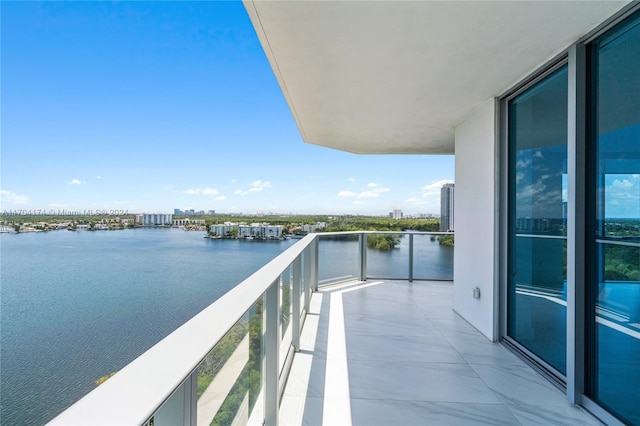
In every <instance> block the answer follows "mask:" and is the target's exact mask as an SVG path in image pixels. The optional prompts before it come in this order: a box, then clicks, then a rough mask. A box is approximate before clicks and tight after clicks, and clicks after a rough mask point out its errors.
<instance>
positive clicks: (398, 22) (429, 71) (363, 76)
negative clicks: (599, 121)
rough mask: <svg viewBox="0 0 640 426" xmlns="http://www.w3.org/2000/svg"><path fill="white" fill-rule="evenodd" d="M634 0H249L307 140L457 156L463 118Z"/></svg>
mask: <svg viewBox="0 0 640 426" xmlns="http://www.w3.org/2000/svg"><path fill="white" fill-rule="evenodd" d="M627 3H628V2H627V1H622V2H620V1H618V2H616V1H586V2H582V1H543V2H540V1H533V2H525V1H496V2H485V1H423V2H404V1H403V2H398V1H381V2H375V1H253V0H245V3H244V4H245V8H246V9H247V12H248V14H249V16H250V18H251V21H252V23H253V26H254V28H255V30H256V33H257V34H258V37H259V39H260V42H261V43H262V46H263V48H264V51H265V53H266V55H267V57H268V59H269V61H270V63H271V67H272V68H273V71H274V74H275V76H276V78H277V79H278V82H279V84H280V87H281V89H282V92H283V93H284V96H285V98H286V100H287V102H288V104H289V108H290V109H291V112H292V113H293V115H294V118H295V121H296V123H297V125H298V128H299V129H300V132H301V134H302V138H303V139H304V140H305V141H306V142H309V143H312V144H317V145H322V146H326V147H331V148H336V149H340V150H344V151H350V152H354V153H362V154H365V153H366V154H453V152H454V140H453V139H454V126H455V125H456V124H457V123H459V122H461V121H462V120H463V119H464V118H465V117H466V116H468V115H469V114H470V113H471V112H472V111H473V110H474V109H476V108H477V107H478V106H480V105H481V104H482V103H484V102H486V101H487V100H488V99H491V98H492V97H495V96H497V95H499V94H500V93H502V92H504V91H505V90H507V89H508V88H509V87H511V86H512V85H514V84H515V83H517V82H518V81H519V80H521V79H522V78H524V77H525V76H526V75H527V74H529V73H530V72H532V71H533V70H535V69H536V68H538V67H540V66H541V65H542V64H543V63H544V62H546V61H548V60H549V59H551V58H553V57H554V56H556V55H557V54H559V53H560V52H562V51H563V50H564V49H566V48H567V47H568V46H569V45H570V44H571V43H573V42H574V41H576V40H578V39H579V38H580V37H582V36H583V35H584V34H585V33H587V32H589V31H590V30H591V29H593V28H594V27H596V26H597V25H598V24H600V23H601V22H602V21H604V20H605V19H607V18H608V17H609V16H611V15H612V14H614V13H615V12H616V11H618V10H619V9H620V8H622V7H623V6H624V5H625V4H627Z"/></svg>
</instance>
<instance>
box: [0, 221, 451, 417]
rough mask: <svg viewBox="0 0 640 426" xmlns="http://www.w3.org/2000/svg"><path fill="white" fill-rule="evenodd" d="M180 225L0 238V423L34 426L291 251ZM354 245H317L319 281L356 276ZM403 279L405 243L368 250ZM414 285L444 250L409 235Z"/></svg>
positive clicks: (438, 269)
mask: <svg viewBox="0 0 640 426" xmlns="http://www.w3.org/2000/svg"><path fill="white" fill-rule="evenodd" d="M203 235H204V233H203V232H193V231H190V232H186V231H183V230H180V229H135V230H123V231H100V232H69V231H53V232H47V233H31V234H19V235H7V234H2V235H1V236H0V254H1V261H0V266H1V269H0V274H1V275H0V276H1V279H2V282H1V286H2V287H1V290H0V319H1V322H0V325H1V328H0V360H1V364H0V387H1V389H0V403H1V412H0V422H1V423H2V424H3V425H27V424H42V423H45V422H47V421H49V420H51V419H52V418H53V417H55V416H56V415H57V414H59V413H60V412H61V411H63V410H64V409H65V408H66V407H68V406H69V405H71V404H72V403H73V402H74V401H76V400H78V399H79V398H81V397H82V396H83V395H85V394H86V393H87V392H89V391H91V390H92V389H94V388H95V383H94V382H95V380H97V379H98V378H100V377H101V376H104V375H107V374H109V373H111V372H113V371H118V370H119V369H121V368H122V367H124V366H125V365H126V364H128V363H129V362H131V361H132V360H133V359H135V358H136V357H137V356H139V355H140V354H142V353H143V352H144V351H146V350H147V349H149V348H150V347H151V346H153V345H154V344H155V343H157V342H158V341H159V340H161V339H162V338H163V337H165V336H167V335H168V334H169V333H171V332H172V331H173V330H175V329H176V328H177V327H179V326H180V325H182V324H183V323H184V322H186V321H187V320H189V319H190V318H191V317H193V316H194V315H195V314H197V313H198V312H200V311H201V310H202V309H204V308H205V307H206V306H208V305H209V304H211V303H212V302H214V301H215V300H216V299H218V298H219V297H220V296H222V295H223V294H224V293H225V292H227V291H228V290H229V289H231V288H232V287H233V286H235V285H236V284H238V283H240V282H241V281H242V280H244V279H245V278H246V277H248V276H249V275H251V274H252V273H253V272H255V271H257V270H258V269H259V268H260V267H262V266H263V265H264V264H265V263H267V262H268V261H269V260H271V259H273V258H274V257H276V256H277V255H278V254H279V253H281V252H282V251H284V250H285V249H287V248H288V247H290V246H291V245H293V244H295V243H296V242H297V240H286V241H280V242H248V241H236V240H209V239H206V238H203ZM357 250H358V244H357V241H351V242H345V241H326V240H323V241H321V243H320V255H319V258H320V259H319V260H320V276H319V278H320V279H325V278H335V277H340V276H342V277H346V276H353V277H355V276H357V274H358V271H357V268H358V266H357ZM367 256H368V260H367V267H368V270H369V274H370V276H377V277H383V276H384V277H388V278H391V277H395V278H406V277H407V276H408V237H404V238H402V240H401V242H400V245H399V247H398V248H397V249H395V250H392V251H390V252H379V251H376V250H368V255H367ZM414 270H415V277H416V278H417V279H418V278H423V279H424V278H430V279H451V278H452V276H451V275H452V270H453V249H452V248H447V247H440V246H439V244H438V243H437V242H434V241H430V239H429V237H428V236H415V240H414Z"/></svg>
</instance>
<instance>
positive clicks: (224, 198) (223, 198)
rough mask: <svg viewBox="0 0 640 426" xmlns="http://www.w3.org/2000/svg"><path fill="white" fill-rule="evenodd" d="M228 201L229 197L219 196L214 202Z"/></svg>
mask: <svg viewBox="0 0 640 426" xmlns="http://www.w3.org/2000/svg"><path fill="white" fill-rule="evenodd" d="M226 199H227V197H226V196H225V195H219V196H217V197H215V198H214V200H216V201H223V200H226Z"/></svg>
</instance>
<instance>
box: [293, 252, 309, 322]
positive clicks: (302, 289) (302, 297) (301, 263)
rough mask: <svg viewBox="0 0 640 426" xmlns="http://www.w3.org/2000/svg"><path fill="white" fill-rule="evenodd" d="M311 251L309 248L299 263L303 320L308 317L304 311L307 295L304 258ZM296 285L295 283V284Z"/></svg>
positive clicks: (301, 255) (301, 315) (300, 257)
mask: <svg viewBox="0 0 640 426" xmlns="http://www.w3.org/2000/svg"><path fill="white" fill-rule="evenodd" d="M309 253H310V250H309V248H308V247H307V248H306V249H305V250H304V251H303V252H302V253H301V254H300V256H299V257H298V262H299V263H300V276H299V279H298V283H297V285H298V286H299V287H300V306H301V308H300V317H301V318H302V317H303V316H304V315H306V313H305V311H304V305H305V304H304V298H305V293H304V289H305V273H304V258H305V256H309ZM294 284H295V283H294Z"/></svg>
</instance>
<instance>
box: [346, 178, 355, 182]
mask: <svg viewBox="0 0 640 426" xmlns="http://www.w3.org/2000/svg"><path fill="white" fill-rule="evenodd" d="M347 180H348V181H349V182H355V181H356V180H355V179H354V178H349V179H347Z"/></svg>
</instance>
